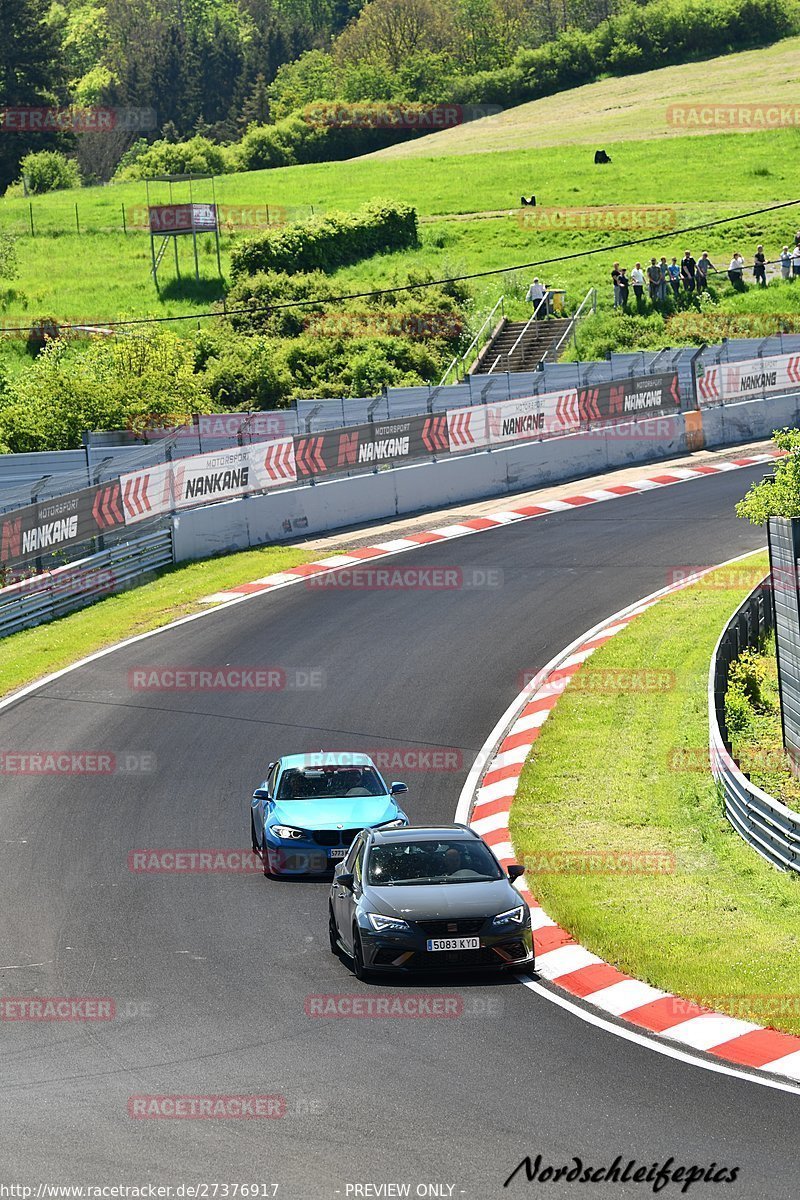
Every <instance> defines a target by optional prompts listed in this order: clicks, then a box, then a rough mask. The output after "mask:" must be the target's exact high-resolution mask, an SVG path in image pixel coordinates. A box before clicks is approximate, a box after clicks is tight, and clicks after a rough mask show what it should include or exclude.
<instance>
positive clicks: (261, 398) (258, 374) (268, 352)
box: [202, 336, 292, 411]
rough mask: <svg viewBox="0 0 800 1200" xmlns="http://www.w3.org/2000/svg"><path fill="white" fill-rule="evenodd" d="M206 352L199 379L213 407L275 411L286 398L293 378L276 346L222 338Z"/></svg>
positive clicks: (248, 339)
mask: <svg viewBox="0 0 800 1200" xmlns="http://www.w3.org/2000/svg"><path fill="white" fill-rule="evenodd" d="M208 349H209V347H208V346H206V347H205V355H204V357H205V361H204V368H203V376H202V378H203V382H204V384H205V386H206V387H207V388H208V392H209V394H210V396H211V399H212V400H213V401H214V403H215V405H216V406H218V407H220V406H221V407H223V408H237V409H241V410H245V411H261V410H263V409H270V408H278V407H280V405H281V404H282V403H285V402H286V400H287V399H288V396H289V393H290V392H291V390H292V377H291V375H290V374H289V371H288V370H287V367H286V361H285V358H284V355H283V353H282V351H281V349H280V347H279V345H278V344H277V343H275V342H272V341H270V340H268V339H267V338H263V337H237V338H231V337H228V336H225V337H223V338H220V339H219V340H218V343H217V345H216V347H214V348H213V352H212V353H210V354H209V353H208Z"/></svg>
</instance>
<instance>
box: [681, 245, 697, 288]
mask: <svg viewBox="0 0 800 1200" xmlns="http://www.w3.org/2000/svg"><path fill="white" fill-rule="evenodd" d="M696 266H697V263H696V262H695V261H694V259H693V258H692V252H691V250H684V252H683V258H682V259H681V275H682V276H683V286H684V287H685V288H686V291H687V292H693V291H694V272H695V267H696Z"/></svg>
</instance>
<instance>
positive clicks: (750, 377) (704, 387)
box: [697, 354, 800, 406]
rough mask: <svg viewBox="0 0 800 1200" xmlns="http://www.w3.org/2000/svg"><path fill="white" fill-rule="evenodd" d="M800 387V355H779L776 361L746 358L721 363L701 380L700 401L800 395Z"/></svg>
mask: <svg viewBox="0 0 800 1200" xmlns="http://www.w3.org/2000/svg"><path fill="white" fill-rule="evenodd" d="M799 386H800V355H798V354H777V355H775V356H774V357H773V358H745V359H742V360H741V361H740V362H731V363H720V364H719V366H716V367H711V368H707V369H706V370H705V371H703V373H702V374H698V376H697V400H698V403H699V404H700V405H701V406H702V405H704V404H721V403H723V402H724V401H725V400H750V399H752V398H754V397H758V396H764V395H766V394H767V393H768V392H791V391H797V390H798V387H799Z"/></svg>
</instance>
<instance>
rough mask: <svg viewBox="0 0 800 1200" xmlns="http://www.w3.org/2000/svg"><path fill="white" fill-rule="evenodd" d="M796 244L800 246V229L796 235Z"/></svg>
mask: <svg viewBox="0 0 800 1200" xmlns="http://www.w3.org/2000/svg"><path fill="white" fill-rule="evenodd" d="M794 244H795V246H800V229H798V231H797V233H796V234H795V235H794Z"/></svg>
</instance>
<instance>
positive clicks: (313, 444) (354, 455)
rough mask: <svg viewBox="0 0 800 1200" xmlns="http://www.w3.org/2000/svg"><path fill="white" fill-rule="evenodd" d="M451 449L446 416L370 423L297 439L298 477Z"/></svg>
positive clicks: (345, 469) (440, 414)
mask: <svg viewBox="0 0 800 1200" xmlns="http://www.w3.org/2000/svg"><path fill="white" fill-rule="evenodd" d="M449 449H450V443H449V440H448V436H447V417H446V415H445V414H444V413H438V414H436V415H431V416H417V417H402V418H397V419H395V420H391V421H374V422H373V421H370V422H367V423H365V424H364V425H351V426H349V427H348V428H343V429H331V430H328V431H326V432H325V433H312V434H307V435H304V436H302V437H296V438H295V439H294V456H295V461H296V463H297V474H298V476H310V475H326V474H331V473H333V472H335V471H348V470H351V469H354V468H355V469H357V468H358V467H370V466H380V465H381V464H382V463H391V462H401V461H403V460H405V459H413V458H430V457H431V455H433V454H441V453H445V454H446V453H447V452H448V451H449Z"/></svg>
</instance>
